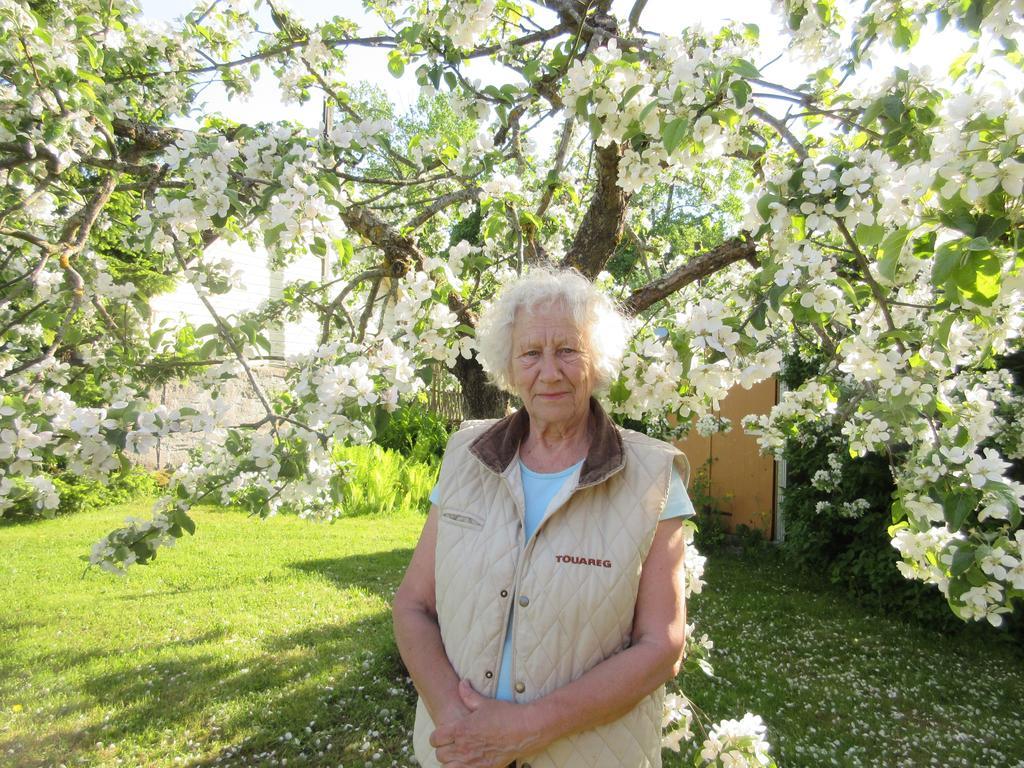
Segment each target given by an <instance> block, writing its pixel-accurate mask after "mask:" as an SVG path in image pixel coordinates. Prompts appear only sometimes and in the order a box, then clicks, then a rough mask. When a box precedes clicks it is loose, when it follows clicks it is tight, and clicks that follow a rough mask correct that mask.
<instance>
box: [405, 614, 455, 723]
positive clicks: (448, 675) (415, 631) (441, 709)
mask: <svg viewBox="0 0 1024 768" xmlns="http://www.w3.org/2000/svg"><path fill="white" fill-rule="evenodd" d="M393 620H394V627H395V642H396V643H397V645H398V652H399V653H400V654H401V656H402V661H403V662H405V667H406V669H407V670H409V677H410V678H412V681H413V684H414V685H415V686H416V690H417V691H418V692H419V694H420V696H421V697H423V702H424V704H426V706H427V711H428V712H430V717H431V719H432V720H433V721H434V723H435V724H436V725H440V724H442V723H444V722H447V721H449V720H451V719H452V718H453V717H459V716H462V715H464V714H466V712H467V711H468V710H467V709H466V707H465V706H464V705H463V704H462V700H461V699H460V698H459V691H458V688H459V677H458V675H456V674H455V670H454V669H453V668H452V665H451V662H450V661H449V660H448V655H447V654H446V653H445V651H444V645H443V644H442V642H441V630H440V628H439V627H438V625H437V618H436V617H435V616H432V615H431V614H430V613H429V612H428V611H427V610H425V609H423V608H421V607H419V606H415V605H408V604H403V603H402V601H401V598H400V597H396V599H395V603H394V607H393Z"/></svg>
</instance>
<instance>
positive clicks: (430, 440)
mask: <svg viewBox="0 0 1024 768" xmlns="http://www.w3.org/2000/svg"><path fill="white" fill-rule="evenodd" d="M450 432H451V430H450V428H449V426H448V423H447V422H446V421H445V420H444V419H443V418H442V417H441V416H438V415H437V414H436V413H434V412H433V411H431V410H430V409H429V408H428V407H427V402H426V398H425V397H422V396H421V398H420V399H419V400H417V401H416V402H415V403H410V404H408V405H403V406H401V407H399V408H398V409H397V410H395V411H394V413H390V414H387V413H383V414H382V416H381V418H380V422H378V426H377V435H376V437H375V438H374V442H375V443H377V444H378V445H380V446H381V447H383V448H388V449H390V450H392V451H398V452H399V453H401V454H402V455H403V456H407V457H408V458H410V459H413V460H414V461H419V462H424V463H429V462H436V461H439V460H440V459H441V457H442V456H443V455H444V449H445V446H446V445H448V435H449V434H450Z"/></svg>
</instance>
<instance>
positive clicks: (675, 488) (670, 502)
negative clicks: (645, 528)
mask: <svg viewBox="0 0 1024 768" xmlns="http://www.w3.org/2000/svg"><path fill="white" fill-rule="evenodd" d="M694 514H696V513H695V512H694V509H693V503H692V502H691V501H690V497H689V495H688V494H687V493H686V487H685V486H684V485H683V478H681V477H680V476H679V473H678V472H677V471H676V470H675V469H673V470H672V480H671V481H669V485H668V499H666V500H665V509H664V510H663V511H662V513H661V517H660V518H658V519H659V520H671V519H672V518H674V517H681V518H684V519H685V518H688V517H693V516H694Z"/></svg>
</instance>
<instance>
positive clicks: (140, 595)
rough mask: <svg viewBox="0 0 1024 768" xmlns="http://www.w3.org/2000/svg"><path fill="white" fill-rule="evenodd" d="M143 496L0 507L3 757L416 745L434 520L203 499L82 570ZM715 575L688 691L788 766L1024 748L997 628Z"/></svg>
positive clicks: (973, 756)
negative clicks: (409, 633)
mask: <svg viewBox="0 0 1024 768" xmlns="http://www.w3.org/2000/svg"><path fill="white" fill-rule="evenodd" d="M146 509H147V508H146V505H134V506H123V507H115V508H110V509H106V510H101V511H95V512H89V513H83V514H79V515H75V516H72V517H66V518H61V519H56V520H50V521H40V522H35V523H29V524H2V525H0V552H2V553H3V557H2V558H0V632H2V635H0V636H2V642H0V765H3V766H8V765H10V766H35V765H61V764H64V765H66V766H78V765H97V766H136V765H139V766H142V765H145V766H179V765H190V766H196V765H203V766H214V765H230V766H239V765H268V766H269V765H285V764H286V765H289V766H293V765H309V766H320V765H325V766H338V765H343V766H357V767H362V766H364V765H366V764H367V763H369V764H371V765H383V766H388V765H403V766H404V765H409V764H410V762H411V761H410V759H409V752H408V749H409V747H408V733H409V730H410V727H411V714H412V704H413V697H412V693H411V690H410V687H409V685H408V684H407V681H406V679H405V676H404V674H403V672H402V668H401V666H400V663H399V660H398V658H397V655H396V653H395V651H394V646H393V643H392V640H391V630H390V617H389V615H388V602H389V599H390V596H391V594H392V592H393V590H394V588H395V586H396V585H397V583H398V580H399V578H400V576H401V573H402V570H403V569H404V567H405V564H406V562H407V561H408V557H409V555H410V553H411V548H412V546H413V545H414V543H415V541H416V537H417V535H418V533H419V528H420V526H421V524H422V518H421V517H419V516H418V515H417V514H405V515H397V516H394V517H389V518H371V517H362V518H348V519H343V520H340V521H338V522H336V523H335V524H333V525H324V524H316V523H309V522H303V521H299V520H295V519H289V518H273V519H270V520H267V521H263V522H260V521H254V520H250V519H247V518H246V517H245V516H244V515H243V514H240V513H236V512H231V511H223V510H217V509H210V508H206V509H202V510H199V511H197V513H196V518H197V521H198V524H199V530H198V532H197V535H196V536H195V537H194V538H186V539H185V540H183V541H182V542H180V544H179V546H178V547H177V548H176V549H173V550H167V551H164V552H163V553H161V555H160V557H159V558H158V560H157V561H156V563H155V564H153V565H152V566H148V567H136V568H134V569H133V570H132V571H131V572H130V574H129V576H128V577H126V578H118V577H114V576H109V575H107V574H104V573H102V572H100V571H98V570H95V569H94V570H90V571H88V572H87V573H86V574H85V576H84V578H83V576H82V572H83V563H82V562H81V561H80V560H79V559H78V558H79V556H80V555H82V554H83V553H85V552H87V551H88V547H89V545H90V544H91V543H92V542H93V541H95V540H96V539H97V538H99V537H100V536H102V535H103V534H104V533H106V532H107V531H108V530H110V529H111V528H113V527H115V526H116V525H117V524H118V523H119V522H120V521H121V520H122V519H123V518H124V517H125V516H126V515H128V514H134V515H138V516H142V515H145V514H146ZM706 578H707V580H708V585H707V587H706V588H705V591H704V594H702V595H700V596H698V597H697V598H695V599H694V600H693V602H692V604H691V614H692V617H693V618H694V619H696V620H697V622H698V623H699V626H700V628H701V631H706V632H708V633H709V634H710V635H711V637H712V639H713V640H714V641H715V645H716V653H715V654H714V656H713V661H714V662H715V666H716V672H717V674H718V677H716V678H714V679H706V678H701V679H696V678H695V679H692V680H687V681H686V682H685V686H686V688H687V692H688V693H689V694H690V695H691V696H692V697H693V699H694V700H695V701H696V703H697V704H699V705H700V706H701V707H702V708H703V710H704V711H705V712H706V714H707V715H708V716H709V717H710V718H712V719H716V720H717V719H720V718H722V717H739V716H741V715H742V714H743V713H744V712H745V711H752V712H757V713H759V714H760V715H762V716H763V717H764V719H765V721H766V722H767V723H768V725H769V729H770V731H769V736H770V740H771V741H772V744H773V752H774V754H775V755H776V756H777V757H778V758H780V764H781V765H784V766H809V767H810V766H822V765H843V766H846V765H851V766H854V765H864V766H875V765H913V766H960V765H963V766H1004V765H1018V764H1019V765H1024V762H1022V760H1024V733H1022V732H1021V729H1020V727H1019V718H1020V712H1021V711H1022V709H1024V674H1022V673H1024V655H1022V654H1021V653H1020V651H1019V650H1018V649H1016V648H1013V647H1010V646H1008V645H1006V644H1003V643H1000V642H997V640H998V637H997V633H994V632H987V633H986V632H977V633H968V634H965V635H962V636H960V635H958V636H956V637H944V636H941V635H938V634H937V633H934V632H929V631H927V630H926V629H923V628H920V627H915V626H910V625H904V624H901V623H899V622H895V621H892V620H889V619H885V618H880V617H878V616H877V615H875V614H873V613H871V612H867V611H864V610H862V609H859V608H857V607H855V606H851V605H849V604H848V603H847V602H845V601H844V600H843V599H842V598H841V597H839V596H838V595H837V594H836V593H835V592H833V591H831V590H830V589H827V588H824V589H823V588H819V587H817V586H816V585H814V584H813V583H809V582H808V581H807V580H806V579H805V578H802V577H796V576H793V575H792V574H790V573H789V572H788V571H787V570H786V569H784V568H783V567H782V566H780V565H779V564H777V563H775V562H772V561H766V562H762V561H756V562H749V561H744V560H742V559H739V558H737V557H734V556H725V555H723V556H715V557H713V558H712V559H711V560H710V562H709V566H708V571H707V574H706ZM979 629H980V628H979ZM667 764H668V765H671V766H678V765H683V764H688V761H685V762H684V759H683V757H682V756H674V755H673V756H669V757H668V759H667Z"/></svg>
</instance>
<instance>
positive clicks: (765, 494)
mask: <svg viewBox="0 0 1024 768" xmlns="http://www.w3.org/2000/svg"><path fill="white" fill-rule="evenodd" d="M775 400H776V382H775V379H770V380H768V381H764V382H761V383H760V384H755V385H754V386H753V387H751V388H750V389H743V387H733V389H732V390H730V392H729V395H728V397H726V398H725V399H724V400H723V401H722V402H721V404H720V406H719V410H718V415H719V416H724V417H726V418H728V419H730V420H731V421H732V430H731V431H729V432H725V433H722V432H718V433H715V434H713V435H712V436H711V437H702V436H701V435H699V434H697V432H696V430H693V431H691V432H690V434H689V436H687V438H686V439H685V440H681V441H679V442H677V443H676V445H678V446H679V448H680V449H681V450H682V451H683V452H684V453H685V454H686V457H687V458H688V459H689V460H690V467H691V468H692V471H691V486H692V482H693V476H695V475H696V473H697V471H698V470H700V469H701V468H702V467H703V468H704V469H705V471H709V472H710V476H711V487H710V493H711V495H712V496H713V497H714V498H715V499H716V500H717V501H718V502H719V504H720V506H721V508H722V510H723V511H725V512H728V513H729V516H728V517H726V519H725V523H726V527H727V528H728V529H729V530H730V531H734V530H735V529H736V526H738V525H740V524H741V523H745V524H746V525H748V526H750V527H751V528H757V529H758V530H760V531H761V532H762V533H764V535H765V537H766V538H768V539H771V538H773V536H774V530H773V522H774V517H775V515H774V504H775V461H774V460H773V459H772V458H771V456H762V455H761V454H760V452H759V451H758V448H757V440H756V439H755V438H753V437H751V436H749V435H747V434H744V432H743V427H742V423H741V422H742V419H743V417H744V416H747V415H749V414H752V413H758V414H761V413H768V411H769V410H771V407H772V406H773V405H775ZM709 459H710V460H711V463H710V465H707V464H706V462H707V461H708V460H709Z"/></svg>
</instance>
